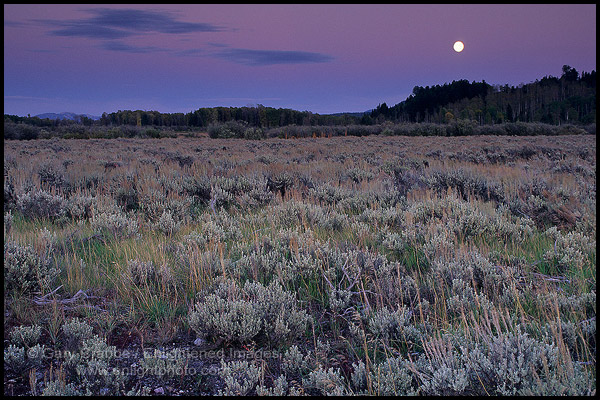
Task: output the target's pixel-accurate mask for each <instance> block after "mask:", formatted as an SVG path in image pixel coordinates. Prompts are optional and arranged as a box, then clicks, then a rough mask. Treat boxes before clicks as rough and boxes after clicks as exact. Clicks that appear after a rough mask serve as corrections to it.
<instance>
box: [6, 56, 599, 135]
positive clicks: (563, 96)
mask: <svg viewBox="0 0 600 400" xmlns="http://www.w3.org/2000/svg"><path fill="white" fill-rule="evenodd" d="M562 72H563V73H562V75H561V76H560V77H553V76H546V77H544V78H542V79H540V80H536V81H535V82H532V83H529V84H521V85H518V86H517V87H514V86H509V85H504V86H501V85H496V86H492V85H490V84H488V83H486V82H485V80H484V81H482V82H475V81H473V82H469V81H467V80H459V81H453V82H451V83H446V84H443V85H435V86H431V87H429V86H426V87H421V86H415V87H414V88H413V91H412V94H411V95H410V96H408V98H407V99H406V100H404V101H402V102H400V103H398V104H396V105H394V106H392V107H388V105H387V104H386V103H381V104H379V105H378V106H377V107H376V108H375V109H373V110H372V111H370V112H365V113H363V114H362V115H361V114H360V113H358V114H357V113H353V114H335V115H321V114H316V113H312V112H310V111H297V110H292V109H289V108H273V107H265V106H263V105H261V104H258V105H256V106H246V107H210V108H209V107H203V108H199V109H197V110H195V111H191V112H189V113H161V112H158V111H143V110H135V111H132V110H119V111H117V112H112V113H103V114H102V116H101V117H100V119H99V120H92V119H90V118H88V117H86V116H84V115H81V116H79V118H78V120H77V121H72V120H53V119H47V118H46V119H40V118H38V117H30V116H27V117H20V116H16V115H7V114H5V115H4V138H5V139H34V138H38V137H41V138H43V137H53V136H60V137H82V138H84V137H86V138H89V137H92V138H93V137H135V136H142V137H163V136H172V135H174V132H175V131H205V132H206V131H208V132H209V133H210V134H211V137H228V136H229V137H245V138H260V137H264V136H265V135H266V136H269V135H268V132H283V131H282V130H281V129H280V128H283V127H312V128H309V129H308V130H306V129H304V130H301V132H302V136H305V135H315V134H316V133H315V132H314V131H315V129H313V128H316V127H319V128H318V131H319V132H321V133H323V132H324V131H325V130H326V129H325V128H323V127H336V126H337V127H343V126H346V127H350V126H352V128H351V129H350V133H349V134H352V133H354V132H356V133H359V132H360V135H362V132H363V131H365V130H364V129H362V128H359V126H374V127H375V126H377V127H378V126H383V125H385V124H393V125H398V124H404V123H428V124H445V125H449V126H448V128H444V129H442V130H443V131H450V132H453V131H454V130H455V129H454V128H455V127H462V126H470V125H472V124H476V125H479V126H484V125H495V124H511V123H541V124H544V125H562V124H569V125H592V124H595V123H596V71H595V70H594V71H592V72H589V73H587V72H583V73H581V74H579V72H578V71H577V70H576V69H575V68H572V67H570V66H568V65H564V66H563V68H562ZM465 122H468V124H466V125H465ZM469 124H470V125H469ZM382 129H384V128H382ZM372 130H373V129H368V130H367V131H372ZM375 130H377V129H375ZM404 130H405V129H395V131H404ZM594 130H595V128H594ZM288 131H289V129H288ZM296 131H298V129H296ZM329 131H331V129H329ZM335 131H336V132H337V131H338V130H337V129H336V130H335ZM461 131H463V130H462V128H461ZM508 131H510V129H509V130H508ZM298 132H300V131H298ZM307 132H308V133H307ZM343 132H344V134H348V129H344V130H343ZM282 135H283V136H287V135H286V134H282Z"/></svg>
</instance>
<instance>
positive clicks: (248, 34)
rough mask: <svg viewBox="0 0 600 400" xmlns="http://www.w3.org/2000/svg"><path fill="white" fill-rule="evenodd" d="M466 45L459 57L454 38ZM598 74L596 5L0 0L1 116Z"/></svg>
mask: <svg viewBox="0 0 600 400" xmlns="http://www.w3.org/2000/svg"><path fill="white" fill-rule="evenodd" d="M457 40H460V41H462V42H463V43H464V45H465V48H464V50H463V51H462V52H460V53H457V52H455V51H454V50H453V44H454V42H455V41H457ZM563 65H569V66H571V67H573V68H575V69H576V70H577V71H579V72H582V71H585V72H590V71H592V70H595V69H596V5H595V4H570V5H569V4H562V5H561V4H530V5H523V4H521V5H519V4H496V5H494V4H481V5H474V4H454V5H452V4H444V5H439V4H426V5H411V4H381V5H377V4H370V5H369V4H348V5H344V4H329V5H327V4H295V5H292V4H262V5H259V4H219V5H216V4H197V5H194V4H178V5H169V4H130V5H126V4H107V5H102V4H84V5H77V4H60V5H52V4H5V5H4V113H5V114H13V115H21V116H25V115H27V114H31V115H32V116H33V115H37V114H41V113H47V112H55V113H60V112H74V113H78V114H79V113H81V114H83V113H85V114H91V115H98V116H99V115H102V113H103V112H107V113H110V112H115V111H118V110H148V111H149V110H155V111H159V112H163V113H174V112H183V113H188V112H190V111H194V110H197V109H198V108H200V107H217V106H225V107H243V106H255V105H257V104H262V105H264V106H267V107H274V108H291V109H294V110H298V111H305V110H307V111H311V112H313V113H318V114H330V113H339V112H361V111H367V110H370V109H373V108H375V107H376V106H377V105H378V104H380V103H384V102H385V103H387V104H388V106H392V105H395V104H397V103H399V102H401V101H403V100H405V99H406V98H407V97H408V96H409V95H410V94H411V93H412V90H413V88H414V87H415V86H433V85H437V84H439V85H443V84H444V83H451V82H452V81H453V80H460V79H467V80H469V81H478V82H480V81H482V80H485V81H486V82H487V83H489V84H500V85H504V84H509V85H511V86H512V85H518V84H520V83H529V82H533V81H535V80H536V79H541V78H542V77H544V76H548V75H551V76H560V75H561V74H562V66H563Z"/></svg>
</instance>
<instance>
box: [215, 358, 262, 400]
mask: <svg viewBox="0 0 600 400" xmlns="http://www.w3.org/2000/svg"><path fill="white" fill-rule="evenodd" d="M219 376H220V377H221V379H223V381H224V382H225V390H224V391H221V390H219V395H225V396H246V395H248V394H249V393H250V392H251V391H252V390H254V389H255V388H256V384H257V383H258V380H259V378H260V369H259V368H258V367H256V366H255V365H254V364H250V363H248V361H246V360H243V361H230V362H225V361H223V360H221V368H220V369H219Z"/></svg>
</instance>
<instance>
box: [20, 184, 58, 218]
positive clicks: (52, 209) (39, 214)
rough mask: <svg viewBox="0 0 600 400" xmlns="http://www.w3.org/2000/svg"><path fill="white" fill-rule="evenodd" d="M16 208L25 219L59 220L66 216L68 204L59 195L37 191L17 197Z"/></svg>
mask: <svg viewBox="0 0 600 400" xmlns="http://www.w3.org/2000/svg"><path fill="white" fill-rule="evenodd" d="M17 208H18V209H19V211H20V212H21V213H22V214H23V215H24V216H25V217H27V218H51V219H59V218H61V217H64V216H65V215H67V212H68V210H69V202H68V201H67V200H65V199H64V198H63V197H62V196H60V195H55V194H51V193H48V192H46V191H44V190H41V189H38V190H31V191H29V192H26V193H23V194H21V195H19V196H18V197H17Z"/></svg>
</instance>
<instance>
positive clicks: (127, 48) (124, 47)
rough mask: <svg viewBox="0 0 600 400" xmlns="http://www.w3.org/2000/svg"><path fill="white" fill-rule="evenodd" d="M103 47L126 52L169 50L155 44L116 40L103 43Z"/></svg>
mask: <svg viewBox="0 0 600 400" xmlns="http://www.w3.org/2000/svg"><path fill="white" fill-rule="evenodd" d="M101 48H103V49H105V50H112V51H123V52H126V53H155V52H157V51H168V50H167V49H163V48H160V47H154V46H132V45H129V44H126V43H123V42H119V41H116V40H113V41H107V42H105V43H103V44H102V46H101Z"/></svg>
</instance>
